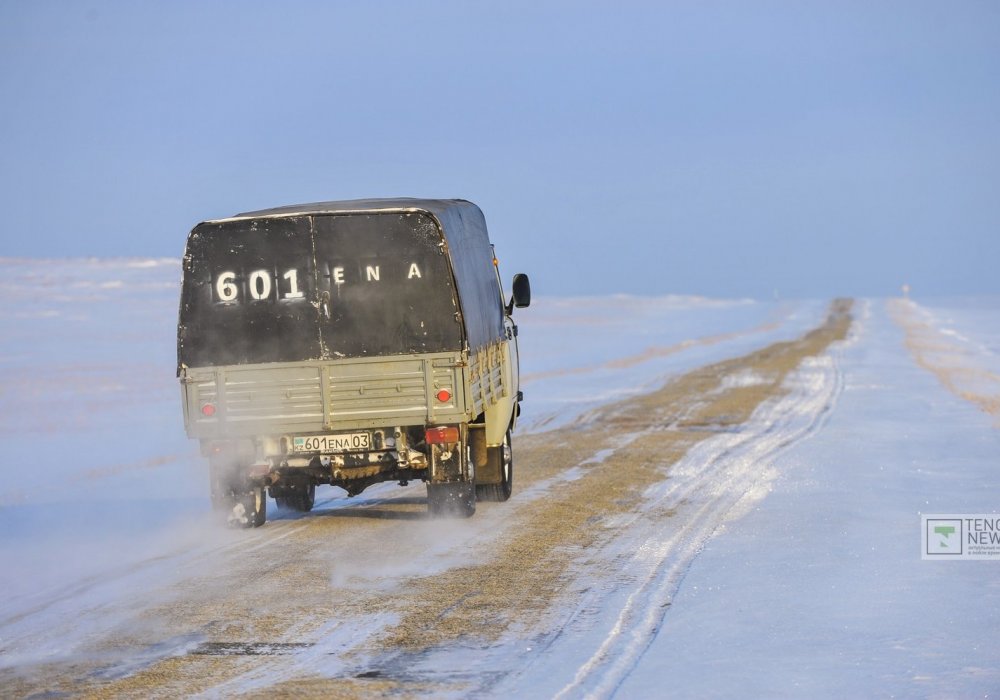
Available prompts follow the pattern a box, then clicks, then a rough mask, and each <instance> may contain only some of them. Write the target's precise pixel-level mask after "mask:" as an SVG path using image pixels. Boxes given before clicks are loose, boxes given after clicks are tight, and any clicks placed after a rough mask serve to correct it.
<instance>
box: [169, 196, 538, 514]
mask: <svg viewBox="0 0 1000 700" xmlns="http://www.w3.org/2000/svg"><path fill="white" fill-rule="evenodd" d="M182 268H183V277H182V283H181V297H180V310H179V317H178V324H177V376H178V378H179V380H180V387H181V400H182V405H183V411H184V426H185V430H186V432H187V435H188V437H189V438H192V439H196V440H198V441H199V445H200V452H201V455H202V456H203V457H204V458H206V459H207V465H208V482H209V492H210V496H211V501H212V504H213V507H214V508H215V509H216V510H217V511H219V512H220V513H222V514H223V515H224V516H225V518H226V520H227V521H228V522H229V523H230V524H231V525H234V526H238V527H258V526H260V525H263V524H264V522H265V521H266V519H267V500H268V498H269V497H270V498H272V499H274V500H275V502H276V503H277V505H278V506H279V507H283V508H286V509H291V510H294V511H302V512H307V511H310V510H311V509H312V508H313V505H314V503H315V494H316V486H317V485H321V484H331V485H335V486H338V487H340V488H342V489H344V490H346V491H347V494H348V496H354V495H356V494H359V493H361V492H362V491H363V490H364V489H366V488H367V487H369V486H371V485H373V484H377V483H381V482H387V481H393V482H398V483H399V484H400V485H404V486H405V485H407V484H408V483H409V482H410V481H416V480H420V481H423V482H425V483H426V486H427V508H428V512H429V513H430V514H431V516H432V517H469V516H472V515H473V514H474V513H475V510H476V502H477V501H496V502H503V501H506V500H507V499H509V498H510V496H511V493H512V489H513V461H514V460H513V451H512V445H511V435H512V432H513V430H514V427H515V425H516V422H517V418H518V415H519V413H520V402H521V400H522V396H523V395H522V392H521V390H520V388H519V384H518V375H519V360H518V348H517V325H516V324H515V323H514V321H513V318H512V313H513V310H514V308H520V307H527V306H528V305H529V304H530V302H531V287H530V283H529V280H528V277H527V275H524V274H517V275H514V277H513V281H512V284H511V294H510V297H509V298H508V297H506V296H505V293H504V289H503V285H502V284H501V278H500V272H499V265H498V262H497V258H496V254H495V251H494V247H493V245H492V244H491V243H490V240H489V236H488V233H487V229H486V221H485V218H484V216H483V213H482V211H481V210H480V209H479V207H477V206H476V205H475V204H473V203H471V202H469V201H465V200H461V199H451V200H445V199H407V198H399V199H364V200H349V201H332V202H320V203H314V204H304V205H294V206H284V207H278V208H273V209H266V210H261V211H252V212H248V213H243V214H238V215H235V216H232V217H229V218H225V219H217V220H210V221H204V222H202V223H200V224H198V225H197V226H195V227H194V229H193V230H192V231H191V233H190V234H189V236H188V239H187V246H186V249H185V253H184V258H183V265H182Z"/></svg>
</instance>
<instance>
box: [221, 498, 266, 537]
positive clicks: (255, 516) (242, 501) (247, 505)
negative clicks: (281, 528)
mask: <svg viewBox="0 0 1000 700" xmlns="http://www.w3.org/2000/svg"><path fill="white" fill-rule="evenodd" d="M231 503H232V504H233V506H232V509H231V510H230V511H229V517H228V520H229V524H230V525H231V526H233V527H242V528H251V527H260V526H261V525H263V524H264V522H265V521H266V520H267V489H264V488H255V489H251V490H249V491H246V492H244V493H241V494H238V495H236V497H235V498H233V500H232V501H231Z"/></svg>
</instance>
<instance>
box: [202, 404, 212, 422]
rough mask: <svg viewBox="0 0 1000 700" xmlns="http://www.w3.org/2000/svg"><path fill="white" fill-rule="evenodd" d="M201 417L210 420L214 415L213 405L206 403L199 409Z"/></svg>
mask: <svg viewBox="0 0 1000 700" xmlns="http://www.w3.org/2000/svg"><path fill="white" fill-rule="evenodd" d="M201 415H203V416H205V417H206V418H211V417H212V416H214V415H215V404H210V403H207V404H205V405H204V406H202V407H201Z"/></svg>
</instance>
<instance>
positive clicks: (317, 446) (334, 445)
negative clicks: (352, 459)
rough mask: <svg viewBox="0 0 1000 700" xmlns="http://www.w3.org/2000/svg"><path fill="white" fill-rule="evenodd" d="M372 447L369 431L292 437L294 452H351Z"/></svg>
mask: <svg viewBox="0 0 1000 700" xmlns="http://www.w3.org/2000/svg"><path fill="white" fill-rule="evenodd" d="M371 448H372V436H371V435H370V434H369V433H342V434H340V435H304V436H300V437H293V438H292V451H293V452H349V451H351V450H370V449H371Z"/></svg>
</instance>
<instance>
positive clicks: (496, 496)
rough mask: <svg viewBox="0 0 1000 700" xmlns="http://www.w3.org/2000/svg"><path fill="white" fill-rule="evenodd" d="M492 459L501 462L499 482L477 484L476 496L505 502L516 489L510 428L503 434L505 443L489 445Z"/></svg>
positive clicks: (486, 499) (479, 498)
mask: <svg viewBox="0 0 1000 700" xmlns="http://www.w3.org/2000/svg"><path fill="white" fill-rule="evenodd" d="M487 450H488V451H489V459H490V461H493V460H497V462H499V464H500V479H501V480H500V483H499V484H476V498H477V499H478V500H480V501H493V502H495V503H503V502H504V501H506V500H507V499H508V498H510V494H511V493H513V491H514V453H513V452H512V451H511V448H510V430H508V431H507V434H506V435H504V436H503V444H502V445H498V446H496V447H488V448H487Z"/></svg>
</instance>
